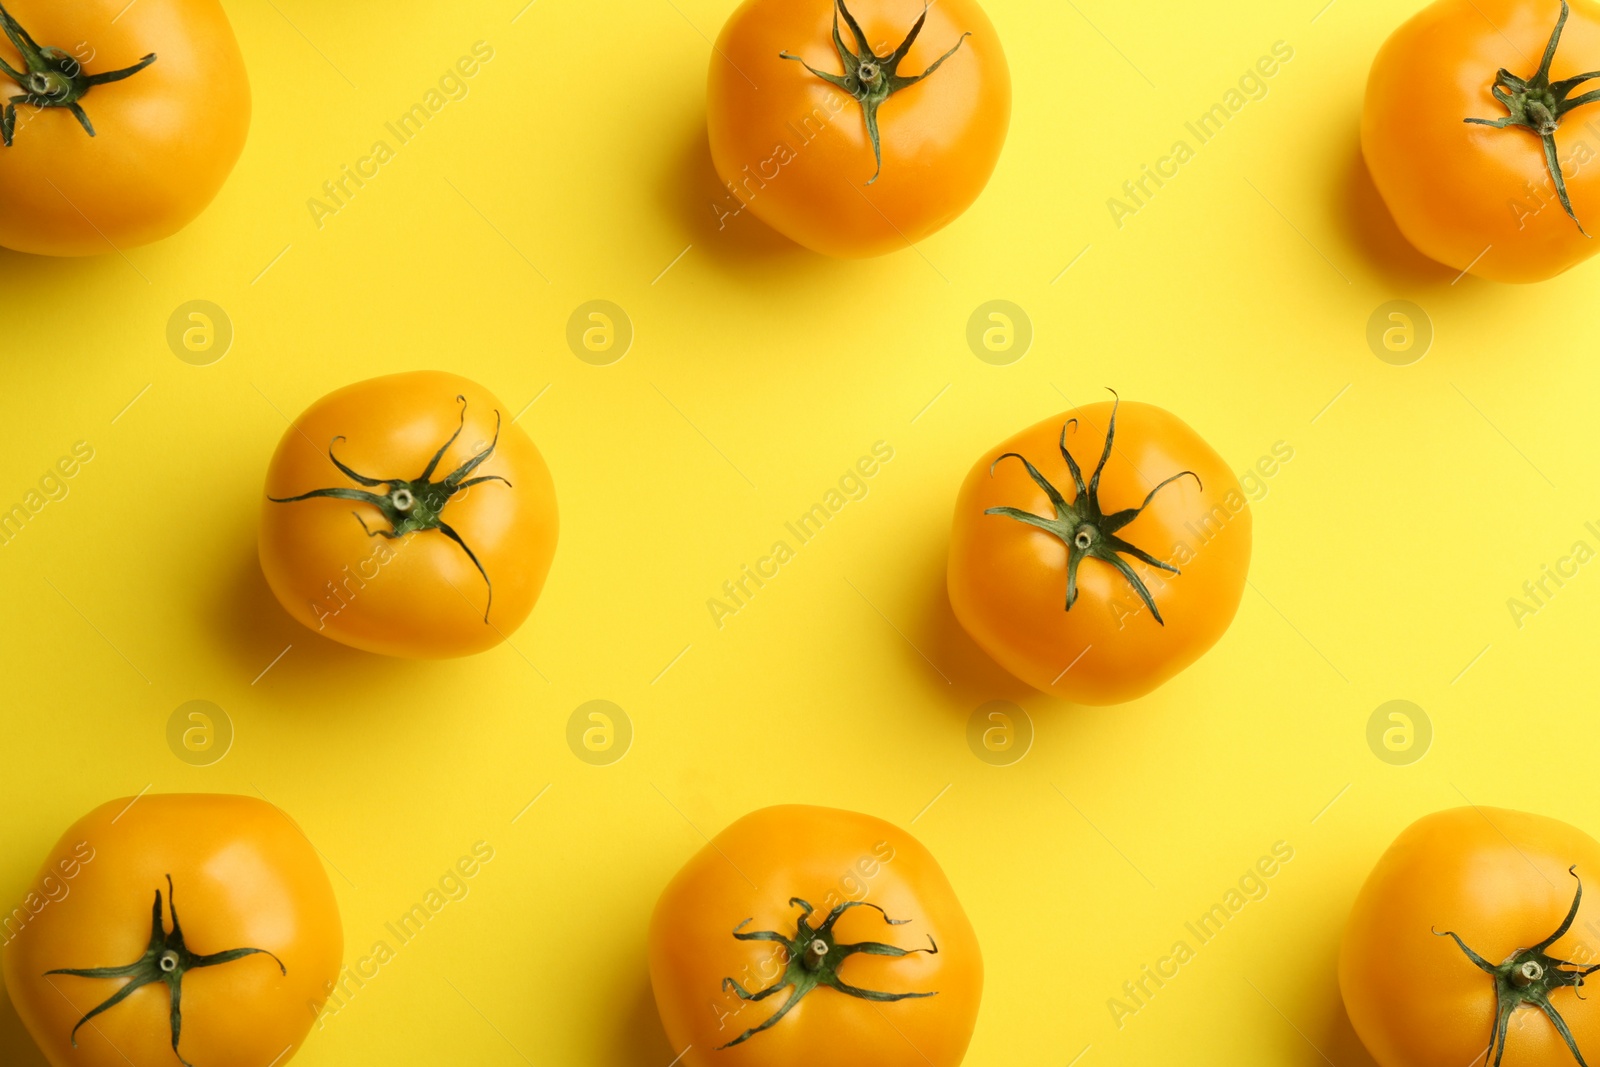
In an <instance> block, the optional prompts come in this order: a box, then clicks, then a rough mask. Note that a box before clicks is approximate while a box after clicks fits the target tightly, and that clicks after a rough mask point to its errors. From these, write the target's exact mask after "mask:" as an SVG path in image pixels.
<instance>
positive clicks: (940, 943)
mask: <svg viewBox="0 0 1600 1067" xmlns="http://www.w3.org/2000/svg"><path fill="white" fill-rule="evenodd" d="M758 887H759V888H758ZM649 940H650V984H651V987H652V988H653V989H654V990H655V997H656V1008H657V1010H658V1011H659V1012H660V1013H661V1024H662V1026H664V1027H665V1028H666V1031H667V1038H668V1040H670V1041H671V1042H672V1047H673V1048H674V1049H684V1050H685V1051H684V1053H683V1058H682V1062H683V1064H684V1067H817V1065H818V1064H827V1065H828V1067H955V1065H956V1064H959V1063H960V1062H961V1059H962V1057H963V1056H964V1055H965V1054H966V1049H967V1042H968V1040H969V1039H970V1038H971V1036H972V1026H973V1023H974V1021H975V1020H976V1019H977V1016H978V1001H979V999H980V997H981V995H982V992H983V961H982V958H981V957H980V956H979V953H978V940H977V937H976V936H975V935H974V934H973V932H972V926H971V924H970V923H969V922H968V921H967V917H966V913H965V912H963V911H962V909H961V904H960V902H959V901H957V900H956V896H955V892H954V890H952V889H951V888H950V883H949V881H948V880H947V879H946V878H945V876H944V872H943V871H941V870H940V869H939V865H938V864H937V863H936V862H934V859H933V857H932V856H931V855H929V854H928V850H927V849H925V848H923V847H922V845H921V844H920V843H919V842H918V841H917V840H916V839H915V838H913V837H912V836H911V835H910V834H908V833H906V832H905V831H904V830H901V829H899V828H898V827H896V826H892V825H890V824H889V823H886V822H884V821H882V820H881V819H875V818H872V817H871V816H869V815H858V814H856V813H854V812H849V811H838V810H836V809H833V808H814V807H806V806H802V805H787V806H783V807H776V808H763V809H762V810H760V811H757V812H753V813H751V814H749V815H746V816H745V817H744V818H742V819H740V820H739V821H738V822H735V823H734V824H733V825H732V826H729V827H728V828H727V829H726V830H723V831H722V832H721V833H720V834H718V835H717V836H716V837H715V838H714V839H712V841H711V842H710V844H708V845H706V846H705V847H704V848H702V849H701V850H700V851H699V852H697V853H696V854H695V855H694V856H693V857H691V858H690V860H689V862H688V863H686V864H684V866H683V869H682V870H681V871H679V872H678V874H677V876H676V877H674V878H673V879H672V881H671V883H669V884H668V886H667V888H666V889H665V890H664V891H663V892H662V894H661V899H660V901H658V902H657V904H656V910H655V914H654V915H653V916H652V917H651V920H650V935H649Z"/></svg>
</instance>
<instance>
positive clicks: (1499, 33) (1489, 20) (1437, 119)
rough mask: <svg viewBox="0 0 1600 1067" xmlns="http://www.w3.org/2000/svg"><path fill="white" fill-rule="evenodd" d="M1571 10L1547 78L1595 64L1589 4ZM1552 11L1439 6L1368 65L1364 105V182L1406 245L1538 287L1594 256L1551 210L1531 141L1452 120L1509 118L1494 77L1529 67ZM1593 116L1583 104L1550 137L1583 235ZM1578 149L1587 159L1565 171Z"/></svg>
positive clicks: (1593, 181) (1596, 8) (1527, 0)
mask: <svg viewBox="0 0 1600 1067" xmlns="http://www.w3.org/2000/svg"><path fill="white" fill-rule="evenodd" d="M1570 5H1571V15H1570V17H1569V18H1568V20H1567V24H1566V27H1565V29H1564V30H1563V31H1562V35H1561V42H1560V46H1559V47H1558V49H1557V51H1556V55H1555V60H1554V62H1553V64H1552V66H1551V68H1550V76H1551V78H1552V79H1560V78H1566V77H1571V76H1573V75H1575V74H1580V73H1583V72H1586V71H1589V70H1593V69H1596V68H1597V67H1600V5H1597V4H1596V3H1594V2H1593V0H1570ZM1560 10H1561V5H1560V0H1439V2H1437V3H1434V4H1432V5H1430V6H1428V7H1426V8H1423V9H1422V11H1420V12H1418V13H1417V14H1416V15H1415V16H1413V17H1412V18H1411V19H1410V20H1409V21H1407V22H1406V23H1405V24H1404V25H1402V26H1401V27H1400V28H1399V29H1398V30H1396V31H1395V32H1394V34H1393V36H1391V37H1390V38H1389V39H1388V40H1387V41H1385V42H1384V44H1383V47H1382V48H1381V49H1380V50H1379V51H1378V55H1377V58H1376V59H1375V60H1374V61H1373V64H1372V72H1371V74H1370V75H1369V77H1368V79H1367V92H1366V101H1365V104H1364V106H1363V108H1362V113H1361V151H1362V155H1363V156H1364V157H1365V158H1366V161H1367V167H1368V169H1369V170H1370V171H1371V174H1372V180H1373V183H1374V184H1375V185H1376V186H1377V188H1378V191H1379V193H1380V194H1381V195H1382V196H1383V200H1384V202H1385V203H1386V204H1387V205H1388V207H1389V211H1390V214H1392V215H1393V216H1394V220H1395V223H1396V224H1397V225H1398V226H1399V227H1400V231H1401V232H1402V233H1404V234H1405V236H1406V239H1407V240H1409V241H1410V242H1411V243H1412V244H1413V245H1415V246H1416V247H1417V249H1418V250H1420V251H1421V252H1422V253H1423V254H1425V255H1427V256H1429V257H1431V258H1433V259H1436V260H1438V261H1439V262H1441V263H1444V264H1446V265H1448V266H1450V267H1452V268H1454V269H1456V270H1458V271H1465V270H1467V269H1468V268H1469V267H1470V269H1471V272H1472V273H1473V274H1475V275H1477V276H1479V277H1481V278H1488V279H1491V280H1493V281H1501V282H1536V281H1542V280H1544V279H1546V278H1552V277H1554V276H1556V275H1557V274H1560V273H1561V272H1563V271H1565V270H1567V269H1568V268H1570V267H1572V266H1574V265H1575V264H1578V263H1581V262H1582V261H1583V260H1585V259H1587V258H1589V257H1590V256H1592V255H1594V254H1595V252H1596V251H1600V244H1597V243H1596V242H1595V241H1593V240H1591V239H1589V238H1587V237H1585V236H1584V235H1583V234H1582V233H1581V232H1579V230H1578V227H1577V226H1576V225H1575V224H1574V223H1573V221H1572V219H1570V218H1569V217H1568V216H1567V214H1566V212H1565V211H1564V210H1563V209H1562V207H1561V204H1560V202H1559V200H1558V199H1557V197H1556V194H1555V187H1554V183H1553V182H1552V181H1551V178H1550V173H1549V169H1548V167H1547V165H1546V163H1545V158H1544V149H1543V147H1542V146H1541V144H1540V142H1539V138H1538V137H1536V136H1535V135H1534V134H1533V133H1532V132H1531V131H1529V130H1525V129H1518V128H1506V129H1492V128H1490V127H1487V126H1478V125H1470V124H1468V123H1466V122H1464V121H1463V120H1464V119H1467V118H1486V119H1498V118H1501V117H1503V116H1504V115H1505V114H1506V107H1505V105H1504V104H1501V103H1500V102H1499V101H1497V100H1496V99H1495V98H1494V95H1493V93H1492V92H1491V88H1492V86H1493V84H1494V79H1495V72H1496V71H1497V70H1499V69H1500V68H1502V67H1504V68H1506V69H1507V70H1509V71H1511V73H1512V74H1515V75H1517V76H1518V77H1524V78H1525V77H1528V76H1530V75H1532V74H1533V73H1534V69H1535V67H1536V66H1537V64H1538V62H1539V58H1540V57H1541V56H1542V55H1543V53H1544V50H1545V46H1546V45H1547V44H1548V43H1549V39H1550V33H1551V31H1552V30H1553V29H1554V28H1555V25H1556V19H1557V17H1558V16H1559V14H1560ZM1591 86H1592V83H1585V85H1583V86H1582V87H1580V88H1579V90H1577V91H1578V92H1583V91H1586V90H1587V89H1588V88H1590V87H1591ZM1596 120H1600V107H1596V106H1595V105H1585V106H1583V107H1580V108H1578V109H1577V110H1575V111H1573V112H1571V113H1570V114H1568V115H1567V116H1565V117H1564V118H1563V119H1562V120H1561V125H1560V127H1559V128H1558V129H1557V130H1556V133H1555V140H1556V145H1557V149H1558V153H1559V156H1560V159H1561V161H1562V170H1563V173H1564V174H1565V179H1566V184H1567V191H1568V193H1569V195H1570V198H1571V201H1572V207H1573V210H1574V211H1575V212H1576V213H1577V216H1578V218H1579V219H1580V220H1581V221H1582V222H1583V223H1584V225H1585V227H1586V228H1588V229H1589V231H1590V232H1591V233H1594V232H1600V230H1597V228H1600V124H1596ZM1580 144H1582V145H1584V146H1585V147H1584V148H1583V149H1582V150H1581V151H1580V150H1579V149H1578V146H1579V145H1580ZM1575 152H1577V155H1578V157H1579V159H1580V160H1581V159H1582V158H1585V157H1586V158H1587V162H1586V163H1583V162H1579V163H1578V165H1576V166H1575V165H1574V163H1575V160H1574V153H1575ZM1541 203H1542V204H1543V206H1541ZM1486 250H1487V251H1486Z"/></svg>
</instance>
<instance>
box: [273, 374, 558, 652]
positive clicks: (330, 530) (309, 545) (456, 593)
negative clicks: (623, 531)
mask: <svg viewBox="0 0 1600 1067" xmlns="http://www.w3.org/2000/svg"><path fill="white" fill-rule="evenodd" d="M509 419H510V417H509V414H508V413H507V412H506V409H505V406H504V405H503V404H501V403H500V401H498V400H496V399H495V397H494V396H493V395H492V394H491V393H490V392H489V391H488V390H486V389H484V388H483V387H482V386H481V385H478V384H476V383H475V382H471V381H468V380H467V379H466V378H462V377H459V376H457V375H454V374H446V373H444V372H441V371H416V372H412V373H408V374H391V375H388V376H386V377H383V378H372V379H369V380H367V381H364V382H357V383H356V384H354V385H349V386H346V387H345V388H343V389H340V390H338V391H337V392H333V393H329V394H328V395H327V396H325V397H323V398H322V399H321V400H319V401H317V402H316V403H315V404H313V405H311V407H310V408H308V409H306V411H305V413H304V414H303V415H301V416H300V417H299V418H298V419H296V420H295V423H294V425H293V426H291V427H290V428H289V430H288V431H287V432H285V433H284V435H283V440H282V441H280V442H279V444H278V450H277V452H275V453H274V454H273V457H272V464H271V466H270V467H268V469H267V487H266V496H267V499H266V501H265V502H263V504H262V509H261V529H260V538H259V547H260V554H261V569H262V571H263V572H264V573H265V574H266V577H267V584H268V585H270V586H271V587H272V591H273V592H274V593H275V594H277V597H278V601H279V602H280V603H281V604H282V605H283V606H284V609H285V610H286V611H288V612H289V614H290V615H292V616H294V617H295V618H296V619H298V620H299V621H300V622H302V623H304V624H305V625H306V626H308V627H310V628H311V629H313V630H315V631H317V632H318V633H321V634H324V635H326V636H328V637H331V638H333V639H334V640H336V641H342V642H344V643H345V644H347V645H352V646H354V647H356V648H362V649H366V650H367V651H369V652H379V653H382V654H384V655H389V656H414V657H422V658H435V657H445V656H464V655H467V654H469V653H473V652H481V651H483V650H484V649H487V648H492V647H494V646H495V645H497V644H499V643H500V642H501V641H503V640H505V638H506V636H507V635H509V634H510V633H511V632H512V631H514V630H515V629H516V628H517V627H518V626H521V625H522V623H523V620H525V619H526V618H527V617H528V613H529V612H531V611H532V610H533V605H534V602H535V601H536V600H538V598H539V592H540V590H542V589H543V588H544V580H545V576H546V575H547V574H548V573H549V570H550V561H551V558H552V557H553V556H554V555H555V548H556V527H557V521H556V498H555V487H554V485H553V484H552V483H551V480H550V470H549V468H548V467H546V466H545V463H544V457H542V456H541V455H540V454H539V450H538V449H537V448H535V447H534V444H533V442H532V441H531V440H530V439H529V438H528V435H527V434H525V433H523V432H522V430H521V429H520V428H519V427H517V426H516V425H514V424H513V423H511V422H510V421H509Z"/></svg>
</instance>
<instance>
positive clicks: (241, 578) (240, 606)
mask: <svg viewBox="0 0 1600 1067" xmlns="http://www.w3.org/2000/svg"><path fill="white" fill-rule="evenodd" d="M233 540H234V543H235V544H238V545H240V546H241V547H240V550H239V553H238V556H237V559H236V561H235V564H234V569H233V572H232V574H231V578H230V580H229V581H228V582H227V583H226V585H225V586H224V587H223V588H221V589H219V590H218V592H217V595H216V596H215V597H214V598H213V600H212V602H211V603H210V605H208V607H207V612H208V621H209V622H210V627H209V629H210V632H211V633H212V634H213V635H214V636H215V638H216V641H217V644H218V651H219V652H220V653H221V654H222V655H224V656H226V657H227V659H228V661H229V662H230V663H231V664H233V665H234V666H235V667H236V668H237V670H238V671H239V672H240V676H241V677H249V678H255V677H256V676H257V675H258V673H260V672H261V671H262V670H263V669H264V668H266V667H267V665H268V664H271V663H272V662H273V657H275V656H277V655H279V653H281V652H283V651H284V649H285V648H286V647H289V646H292V651H291V652H290V653H289V655H292V656H293V657H294V672H293V673H294V675H295V676H296V677H297V678H299V679H301V681H300V682H298V683H296V686H295V688H297V689H298V688H302V687H304V688H308V689H318V688H319V687H324V686H325V684H326V683H327V680H330V679H331V680H333V683H334V684H337V686H338V687H339V688H340V689H341V690H344V691H347V692H361V691H363V690H364V689H367V688H369V687H371V686H384V687H387V686H390V685H393V684H395V683H396V681H397V676H399V675H403V674H405V673H406V672H408V671H412V670H416V671H426V670H427V663H426V662H423V661H415V660H405V659H395V658H393V657H390V656H379V655H377V654H375V653H372V652H363V651H361V650H360V649H356V648H351V647H349V646H348V645H342V644H340V643H339V642H337V641H335V640H333V639H332V638H328V637H323V636H322V635H321V634H318V633H315V632H313V631H312V630H310V629H309V628H307V627H305V626H302V625H300V624H299V623H298V622H296V621H295V620H294V619H292V618H290V617H289V614H288V612H286V611H284V609H283V605H282V604H279V603H278V598H277V597H276V596H274V595H273V592H272V589H271V587H270V586H268V585H267V579H266V576H265V575H263V574H262V573H261V563H260V561H259V560H258V559H257V558H256V550H255V531H254V530H253V529H252V530H250V531H248V532H244V533H241V534H240V535H239V536H238V537H235V538H234V539H233ZM274 704H275V706H278V707H281V708H283V709H284V710H285V711H288V710H292V709H293V708H295V707H300V706H305V707H311V706H312V705H313V704H314V702H301V701H296V700H278V701H275V702H274Z"/></svg>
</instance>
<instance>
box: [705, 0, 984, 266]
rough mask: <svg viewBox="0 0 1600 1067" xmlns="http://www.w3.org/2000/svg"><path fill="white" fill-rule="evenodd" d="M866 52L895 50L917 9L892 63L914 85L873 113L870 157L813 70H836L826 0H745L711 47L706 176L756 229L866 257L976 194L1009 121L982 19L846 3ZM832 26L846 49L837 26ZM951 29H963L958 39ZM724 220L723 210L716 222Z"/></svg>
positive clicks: (864, 136)
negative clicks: (761, 226)
mask: <svg viewBox="0 0 1600 1067" xmlns="http://www.w3.org/2000/svg"><path fill="white" fill-rule="evenodd" d="M849 9H850V11H851V13H852V14H854V15H855V17H856V19H857V21H858V23H859V25H860V26H861V28H862V31H863V32H864V33H865V34H866V37H867V40H868V42H869V43H870V44H871V46H872V50H873V51H874V52H875V53H876V54H877V55H879V56H884V55H887V54H888V53H890V52H892V51H893V50H894V49H896V48H897V47H898V46H899V45H900V43H901V42H902V41H903V40H904V39H905V37H906V34H907V33H908V32H909V31H910V29H911V27H912V26H913V25H914V24H915V23H916V21H917V19H919V18H921V17H922V16H923V14H924V11H926V16H927V21H926V23H925V24H924V26H923V28H922V32H921V34H920V35H919V36H918V37H917V39H916V41H915V42H914V43H913V44H912V46H911V49H910V51H909V52H908V53H907V54H906V56H905V57H904V59H903V60H902V61H901V63H900V64H899V73H900V74H901V75H902V76H907V77H911V76H915V75H918V74H921V73H923V71H925V70H926V69H927V68H928V67H929V66H930V65H931V64H933V63H934V62H935V61H936V60H938V59H939V57H940V56H941V55H943V54H944V53H945V52H946V51H947V50H948V49H950V48H951V47H952V46H954V45H955V44H956V42H957V41H961V46H960V47H959V48H958V49H956V51H955V53H954V54H952V55H951V56H950V57H949V58H948V59H947V60H945V61H944V63H943V65H941V66H940V67H939V68H938V69H937V70H935V71H934V72H933V73H932V74H930V75H929V76H928V77H927V78H926V79H924V80H923V81H920V82H918V83H917V84H915V85H912V86H910V87H908V88H904V89H901V90H899V91H898V92H896V93H894V94H893V95H891V96H890V97H889V98H888V99H887V100H886V101H885V102H884V103H883V104H882V105H881V107H880V109H879V112H878V119H879V126H880V140H881V144H882V151H883V167H882V171H881V172H879V173H878V177H877V179H876V180H875V181H871V183H870V184H868V183H869V180H870V179H872V178H873V174H874V172H875V171H876V169H877V164H876V163H875V161H874V158H873V151H872V142H871V140H870V139H869V137H868V133H867V124H866V119H865V116H864V114H863V110H862V107H861V105H860V104H859V103H857V101H856V100H855V99H854V98H853V97H852V96H851V95H850V94H849V93H847V92H845V91H844V90H843V89H841V88H839V87H838V86H836V85H833V84H830V83H829V82H827V81H825V80H823V79H822V78H819V77H817V76H816V75H815V74H813V73H811V72H810V71H808V70H807V69H806V68H805V67H804V66H802V65H801V64H800V63H799V62H796V61H794V60H786V59H783V58H781V57H780V55H779V53H780V52H788V53H790V54H793V55H798V56H800V57H801V58H802V59H804V60H805V62H807V63H809V64H810V65H811V66H813V67H815V68H816V69H818V70H820V71H823V72H825V73H829V74H835V75H839V74H843V73H844V66H843V61H842V60H841V58H840V56H839V53H838V51H837V50H836V48H835V46H834V42H833V26H834V18H835V14H836V9H835V6H834V4H833V3H832V2H830V0H746V2H745V3H743V4H741V5H740V6H739V8H738V10H736V11H735V12H734V13H733V15H732V16H731V17H730V18H729V19H728V21H727V24H726V25H724V26H723V29H722V33H721V35H720V36H719V37H718V38H717V45H716V48H715V49H714V50H713V51H712V54H711V72H710V77H709V80H708V86H707V102H706V122H707V127H708V131H709V135H710V141H711V156H712V160H713V162H714V163H715V164H716V168H717V173H718V174H719V175H720V176H721V177H722V180H723V182H724V183H725V184H727V186H728V187H729V191H730V194H731V195H732V197H734V198H735V200H736V201H737V202H738V203H739V204H742V205H744V206H743V207H741V208H739V209H738V210H741V211H742V210H749V211H750V212H752V213H753V214H755V215H756V216H757V217H758V218H760V219H761V220H762V221H764V222H765V223H767V224H768V225H769V226H771V227H773V228H774V229H776V230H778V231H779V232H780V233H782V234H784V235H785V236H787V237H789V238H790V239H791V240H794V241H797V242H799V243H800V244H802V245H805V246H806V247H807V248H810V249H813V250H815V251H818V252H822V253H825V254H827V255H831V256H848V257H860V256H875V255H881V254H883V253H885V252H892V251H895V250H897V249H902V248H906V247H908V245H909V244H911V243H914V242H916V241H920V240H921V239H922V238H923V237H926V236H927V235H928V234H930V233H933V232H934V231H935V230H938V229H941V228H942V227H944V226H945V225H947V224H948V223H949V222H950V221H951V220H952V219H954V218H955V217H956V216H957V215H959V214H961V212H963V211H965V210H966V209H967V207H968V206H969V205H970V204H971V203H972V202H973V200H975V199H977V196H978V194H979V193H980V192H982V191H983V187H984V185H985V184H986V183H987V182H988V180H989V175H990V173H991V172H992V171H993V170H994V166H995V163H996V161H997V160H998V159H999V157H1000V148H1001V145H1002V144H1004V142H1005V136H1006V127H1007V125H1008V123H1009V122H1010V117H1011V76H1010V74H1009V72H1008V71H1007V68H1006V60H1005V53H1004V52H1003V51H1002V50H1001V47H1000V39H999V37H998V36H997V35H996V34H995V30H994V26H993V25H992V24H991V23H990V22H989V19H988V16H987V15H985V14H984V12H983V9H982V8H981V7H979V6H978V5H977V4H976V3H975V2H974V0H940V3H937V4H935V5H933V6H932V7H929V8H926V9H925V8H924V6H923V4H922V2H921V0H855V2H854V3H853V4H851V5H849ZM839 32H840V34H841V36H842V38H843V39H844V41H845V43H846V45H847V46H848V47H849V48H850V49H851V50H852V51H853V52H856V53H859V51H860V48H859V45H858V44H857V43H856V42H855V40H854V38H853V35H852V33H851V31H850V29H849V28H848V26H847V24H846V23H845V22H844V21H843V20H842V19H841V20H840V23H839ZM963 34H970V36H968V37H966V38H965V40H962V35H963ZM724 221H725V222H726V220H724Z"/></svg>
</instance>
